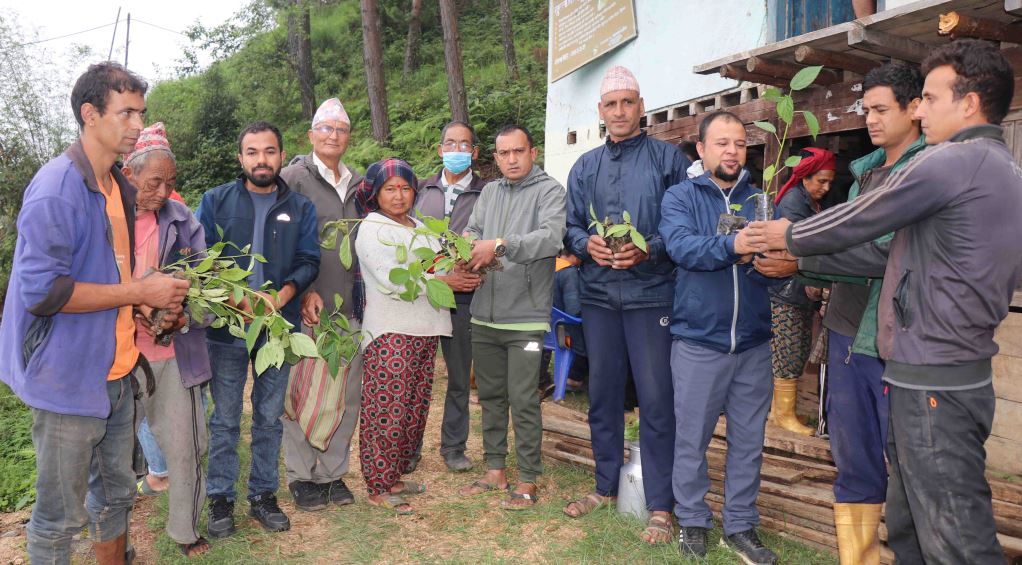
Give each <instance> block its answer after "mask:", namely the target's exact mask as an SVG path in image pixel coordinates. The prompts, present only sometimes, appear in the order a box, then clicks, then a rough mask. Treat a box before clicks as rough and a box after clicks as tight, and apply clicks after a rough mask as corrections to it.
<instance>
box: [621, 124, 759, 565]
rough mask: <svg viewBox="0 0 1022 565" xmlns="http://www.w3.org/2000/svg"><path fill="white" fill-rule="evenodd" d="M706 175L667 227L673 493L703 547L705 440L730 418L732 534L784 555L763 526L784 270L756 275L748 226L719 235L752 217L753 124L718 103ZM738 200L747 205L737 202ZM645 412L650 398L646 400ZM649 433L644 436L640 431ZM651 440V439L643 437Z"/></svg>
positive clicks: (686, 545) (674, 208)
mask: <svg viewBox="0 0 1022 565" xmlns="http://www.w3.org/2000/svg"><path fill="white" fill-rule="evenodd" d="M697 149H698V151H699V156H700V157H702V159H703V166H704V168H705V170H706V172H705V173H703V174H702V175H701V176H698V177H695V178H692V179H688V180H685V181H684V182H682V183H681V184H678V185H675V186H672V187H671V188H670V189H668V191H667V194H666V195H665V196H664V200H663V204H662V214H663V219H662V220H661V221H660V235H661V236H662V237H663V239H664V244H665V245H666V248H667V253H668V254H669V255H670V257H671V259H672V260H673V261H674V262H675V263H676V264H677V265H678V276H677V282H676V284H675V294H674V315H673V318H672V320H671V334H673V336H674V343H673V345H672V346H671V371H672V374H673V377H674V413H675V417H676V419H677V422H678V428H677V434H676V439H675V443H674V497H675V499H676V500H677V506H676V510H675V512H676V514H677V516H678V524H679V526H680V527H681V534H680V535H679V540H678V541H679V549H680V550H681V552H682V553H684V554H694V555H699V556H702V555H705V554H706V533H707V532H708V531H709V530H710V528H712V527H713V521H712V515H711V513H710V508H709V506H708V505H707V504H706V501H705V500H704V497H705V496H706V493H707V492H708V491H709V490H710V478H709V476H708V475H707V472H706V448H707V447H708V446H709V443H710V438H711V437H712V436H713V429H714V427H715V426H716V424H717V419H718V418H719V416H720V413H721V411H722V410H723V411H724V413H725V415H726V416H727V444H728V449H727V477H726V478H725V483H724V491H725V501H724V512H723V514H724V538H723V540H722V541H723V542H724V543H725V544H726V545H727V547H729V548H730V549H732V550H733V551H735V552H736V553H738V554H739V555H740V556H741V557H742V558H743V559H744V561H745V563H755V564H760V563H776V562H777V556H776V555H774V553H773V552H772V551H770V550H769V549H767V548H766V547H764V546H763V544H762V542H760V540H759V538H758V537H757V535H756V526H757V525H758V524H759V512H758V511H757V510H756V498H757V496H758V494H759V471H760V466H761V464H762V462H763V434H764V430H765V428H766V417H767V411H768V410H769V408H770V395H771V391H772V389H773V378H772V375H771V370H770V337H771V328H770V295H769V294H768V292H767V291H768V287H769V286H771V285H773V284H774V282H773V281H774V279H768V278H766V277H764V276H763V275H761V274H759V273H758V272H756V271H755V270H754V269H753V268H752V265H751V264H750V261H751V260H752V258H753V255H752V251H753V250H752V248H751V247H750V246H749V245H748V243H747V241H746V236H745V233H744V232H742V231H739V232H738V233H737V234H730V235H718V229H717V225H718V222H719V221H720V216H721V215H722V214H726V213H728V212H729V211H730V210H732V206H734V208H740V210H738V211H737V212H736V213H737V214H739V215H741V216H744V217H746V218H751V217H752V216H753V206H752V204H751V202H747V201H748V200H749V198H750V197H752V196H753V195H754V194H758V193H759V192H760V191H759V190H758V189H754V188H752V187H751V186H749V173H748V171H746V170H745V169H744V168H743V167H744V165H745V155H746V149H745V126H744V125H743V124H742V121H741V120H740V119H739V118H738V117H737V116H735V115H734V114H731V113H729V112H725V111H717V112H713V113H712V114H709V115H708V116H706V118H704V119H703V121H702V123H701V124H700V125H699V143H698V144H697ZM735 205H738V206H735ZM643 417H645V407H643ZM640 437H641V436H640ZM644 446H645V444H644Z"/></svg>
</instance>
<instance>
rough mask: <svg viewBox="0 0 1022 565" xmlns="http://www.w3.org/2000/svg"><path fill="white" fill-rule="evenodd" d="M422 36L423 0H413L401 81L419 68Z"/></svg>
mask: <svg viewBox="0 0 1022 565" xmlns="http://www.w3.org/2000/svg"><path fill="white" fill-rule="evenodd" d="M420 35H422V0H412V12H411V16H410V17H409V18H408V42H407V44H406V45H405V65H404V68H403V69H402V71H401V79H402V80H406V79H407V78H408V75H410V74H412V72H413V71H415V69H417V68H419V36H420Z"/></svg>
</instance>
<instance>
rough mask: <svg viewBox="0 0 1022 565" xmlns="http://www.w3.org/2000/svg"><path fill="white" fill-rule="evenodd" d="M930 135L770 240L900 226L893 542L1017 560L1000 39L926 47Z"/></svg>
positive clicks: (826, 242) (889, 340) (817, 241)
mask: <svg viewBox="0 0 1022 565" xmlns="http://www.w3.org/2000/svg"><path fill="white" fill-rule="evenodd" d="M922 66H923V72H924V73H925V74H926V81H925V83H924V86H923V99H922V103H921V104H920V105H919V108H918V110H917V111H916V117H918V118H919V119H920V120H921V122H922V130H923V134H924V135H925V136H926V142H927V143H928V144H935V146H934V147H930V148H928V149H926V150H925V151H922V152H920V153H919V154H918V155H917V156H916V157H915V158H914V159H912V160H911V161H910V162H909V163H908V164H907V165H905V167H904V168H902V169H900V170H898V171H896V172H894V173H892V174H891V176H890V177H888V179H887V181H885V182H884V183H883V184H881V185H880V186H878V187H877V188H875V189H873V190H872V191H870V192H869V193H868V194H866V195H863V196H860V197H859V198H856V199H855V200H854V201H852V202H849V203H846V204H843V205H840V206H837V207H835V208H833V209H831V210H828V211H827V212H824V213H822V214H819V215H817V216H815V217H813V218H810V219H808V220H804V221H802V222H798V223H797V224H794V225H791V224H789V223H788V222H787V221H785V220H779V221H776V222H765V223H754V224H752V225H751V226H750V227H749V230H750V240H751V241H752V242H753V244H754V245H755V246H757V247H759V248H760V249H763V250H766V249H783V248H788V249H790V250H791V252H792V254H794V255H796V256H808V255H818V254H823V253H832V252H835V251H839V250H841V249H845V248H849V247H851V246H854V245H858V244H862V243H866V242H869V241H872V240H873V239H875V238H876V237H878V236H880V235H883V234H885V233H888V232H891V231H895V235H894V239H893V240H892V241H891V246H890V257H889V259H888V262H887V269H886V271H885V274H884V280H885V282H884V285H883V289H882V291H881V294H880V304H879V323H878V326H879V332H878V336H877V346H878V349H879V352H880V356H881V357H882V358H883V359H884V360H885V361H886V366H885V368H884V381H885V382H886V383H887V384H888V389H889V397H890V434H889V437H888V445H887V457H888V460H889V461H890V465H891V478H890V483H889V485H888V488H887V517H886V523H887V531H888V543H889V544H890V546H891V548H892V549H893V550H894V552H895V554H896V555H897V558H898V561H899V562H905V563H923V562H928V563H991V564H992V563H998V564H999V563H1003V562H1004V555H1003V554H1002V553H1001V547H1000V544H999V543H998V541H997V537H996V527H995V524H994V516H993V508H992V505H991V500H990V486H989V485H988V484H987V481H986V479H985V478H984V471H985V468H986V452H985V451H984V449H983V442H984V441H985V440H986V439H987V437H988V436H989V435H990V428H991V424H992V421H993V416H994V391H993V386H992V378H993V376H992V369H991V359H992V358H993V356H994V355H995V354H996V353H997V344H996V343H995V342H994V330H995V329H996V328H997V325H998V324H999V323H1000V322H1001V320H1003V319H1004V317H1005V316H1007V314H1008V306H1009V303H1010V301H1011V296H1012V293H1013V291H1014V290H1015V288H1016V287H1017V285H1018V282H1019V279H1020V278H1022V258H1020V256H1019V253H1018V241H1019V240H1020V239H1022V224H1019V222H1018V219H1019V218H1020V217H1022V170H1020V169H1019V167H1018V165H1016V164H1015V162H1014V160H1013V158H1012V155H1011V152H1010V151H1009V150H1008V149H1007V147H1006V145H1005V143H1004V139H1003V137H1002V133H1003V130H1002V129H1001V128H1000V127H999V126H998V125H996V124H999V123H1000V122H1001V120H1002V119H1003V118H1004V116H1005V114H1007V112H1008V108H1009V106H1010V103H1011V98H1012V94H1013V92H1014V73H1013V70H1012V68H1011V65H1010V63H1008V61H1007V59H1006V58H1005V57H1004V55H1003V54H1001V52H1000V50H999V49H998V48H997V47H996V46H994V45H992V44H990V43H987V42H985V41H979V40H971V39H961V40H957V41H955V42H953V43H950V44H947V45H945V46H943V47H941V48H939V49H937V50H935V51H934V52H932V53H931V54H930V56H929V57H927V59H926V60H925V61H923V65H922Z"/></svg>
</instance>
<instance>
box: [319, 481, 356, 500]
mask: <svg viewBox="0 0 1022 565" xmlns="http://www.w3.org/2000/svg"><path fill="white" fill-rule="evenodd" d="M323 486H325V487H326V488H327V490H328V491H329V495H328V496H329V498H330V502H333V503H334V504H336V505H337V506H346V505H348V504H354V503H355V495H354V494H352V493H351V489H349V488H348V485H346V484H344V479H337V480H336V481H333V482H331V483H327V484H325V485H323Z"/></svg>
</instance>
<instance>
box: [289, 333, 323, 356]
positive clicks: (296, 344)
mask: <svg viewBox="0 0 1022 565" xmlns="http://www.w3.org/2000/svg"><path fill="white" fill-rule="evenodd" d="M290 339H291V351H292V352H293V353H294V354H295V355H298V356H299V357H319V351H318V350H317V349H316V342H315V341H312V338H311V337H309V336H307V335H305V334H303V333H293V334H291V335H290Z"/></svg>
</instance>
